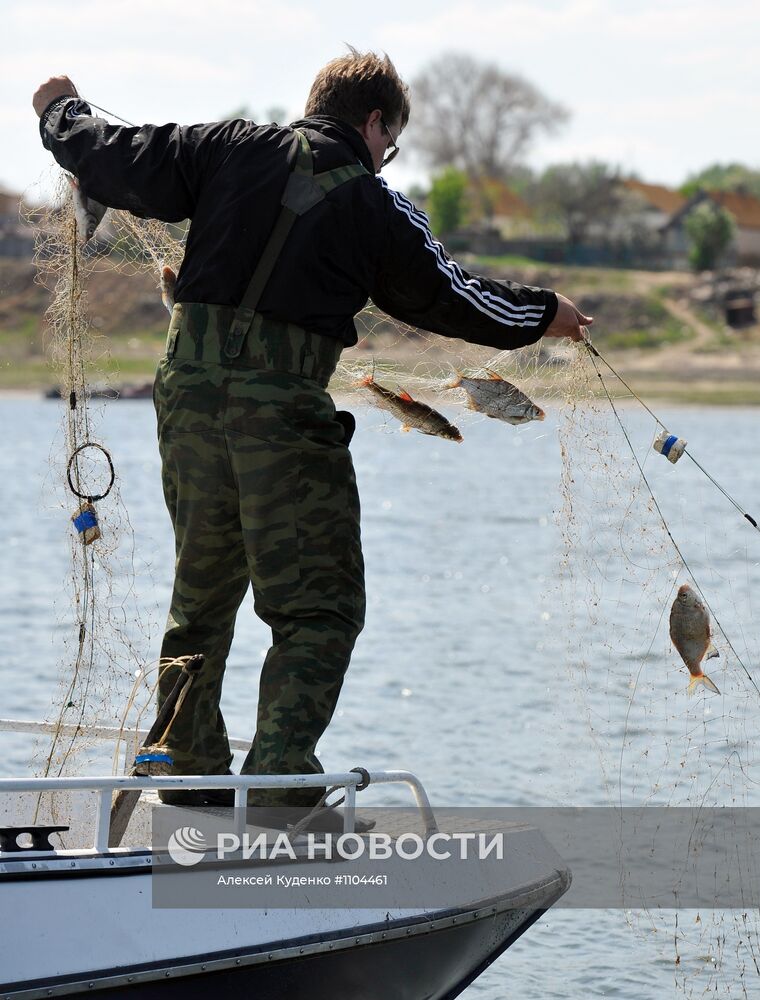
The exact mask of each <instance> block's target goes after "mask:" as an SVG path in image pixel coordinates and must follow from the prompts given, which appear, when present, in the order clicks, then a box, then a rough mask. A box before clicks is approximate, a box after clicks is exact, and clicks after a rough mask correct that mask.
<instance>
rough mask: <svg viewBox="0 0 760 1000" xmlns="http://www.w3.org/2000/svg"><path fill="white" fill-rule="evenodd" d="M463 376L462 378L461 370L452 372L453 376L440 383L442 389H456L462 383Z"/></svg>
mask: <svg viewBox="0 0 760 1000" xmlns="http://www.w3.org/2000/svg"><path fill="white" fill-rule="evenodd" d="M463 378H464V376H463V375H462V373H461V372H454V376H453V378H450V379H449V380H448V381H446V382H444V383H443V384H442V385H441V388H442V389H456V388H457V387H458V386H460V385H461V384H462V379H463Z"/></svg>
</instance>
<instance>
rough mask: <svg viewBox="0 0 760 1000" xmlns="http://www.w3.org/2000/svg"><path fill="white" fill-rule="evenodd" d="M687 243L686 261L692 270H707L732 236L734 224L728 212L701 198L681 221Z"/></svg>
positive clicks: (717, 258)
mask: <svg viewBox="0 0 760 1000" xmlns="http://www.w3.org/2000/svg"><path fill="white" fill-rule="evenodd" d="M684 226H685V228H686V235H687V236H688V237H689V242H690V243H691V250H690V251H689V263H690V264H691V266H692V267H693V268H694V270H695V271H708V270H711V269H712V268H714V267H715V266H716V265H717V264H718V263H719V261H720V258H721V257H722V256H723V254H724V252H725V251H726V250H727V249H728V246H729V244H730V243H731V240H732V239H733V238H734V232H735V231H736V223H735V222H734V217H733V215H731V213H730V212H728V211H726V209H725V208H722V207H721V206H720V205H716V204H715V202H713V201H709V200H706V201H702V202H700V203H699V204H698V205H695V207H694V208H692V210H691V211H690V212H689V214H688V215H687V216H686V219H685V220H684Z"/></svg>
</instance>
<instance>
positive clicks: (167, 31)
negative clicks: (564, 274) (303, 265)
mask: <svg viewBox="0 0 760 1000" xmlns="http://www.w3.org/2000/svg"><path fill="white" fill-rule="evenodd" d="M758 10H759V9H758V6H757V0H723V2H722V3H717V4H716V3H715V2H714V0H710V2H709V3H708V2H706V0H636V2H628V0H515V2H505V0H472V2H454V0H415V2H414V3H409V2H404V3H402V2H399V0H386V2H378V3H373V4H361V3H358V2H356V0H353V2H351V3H345V2H342V0H334V2H331V3H329V4H328V3H324V2H317V3H307V2H302V0H276V2H275V0H212V2H210V3H209V2H208V0H204V2H202V3H201V2H198V0H160V2H156V0H129V2H124V0H109V2H108V3H104V2H103V0H98V2H95V0H66V2H61V0H58V2H56V3H43V2H37V0H23V2H20V0H0V13H1V14H2V28H3V30H2V32H1V33H0V124H1V127H2V134H3V142H2V147H1V148H2V153H1V154H0V186H2V187H5V188H6V189H10V190H14V191H20V192H26V193H27V195H28V196H30V197H32V198H33V197H34V196H35V193H39V191H44V190H45V187H46V185H49V184H50V177H51V169H50V168H51V164H52V158H51V156H50V154H49V153H47V152H46V151H45V150H44V149H43V148H42V145H41V143H40V140H39V133H38V131H37V126H36V116H35V115H34V112H33V110H32V107H31V97H32V94H33V92H34V90H35V89H36V88H37V86H38V85H39V84H40V83H42V82H43V81H44V80H46V79H47V78H48V77H50V76H53V75H58V74H60V73H66V74H67V75H68V76H70V77H71V79H72V80H73V81H74V83H75V84H76V85H77V87H78V89H79V91H80V93H81V94H83V95H84V96H85V97H87V98H89V99H90V100H92V101H94V102H96V103H97V104H99V105H101V106H102V107H104V108H107V109H109V110H110V111H113V112H115V113H116V114H118V115H120V116H122V117H124V118H126V119H128V120H129V121H131V122H135V123H143V122H152V123H163V122H167V121H172V122H180V123H183V124H189V123H193V122H201V121H213V120H216V119H218V118H220V117H224V116H225V115H227V114H228V113H230V112H231V111H233V109H236V108H239V107H240V106H241V105H247V106H249V107H250V108H251V109H252V110H253V111H254V112H255V113H256V117H257V119H260V120H263V121H268V120H269V118H268V117H267V116H266V111H267V110H268V109H271V108H273V107H281V108H284V109H286V110H287V112H288V117H289V118H291V119H294V118H297V117H299V116H300V114H301V112H302V110H303V105H304V101H305V97H306V95H307V93H308V91H309V87H310V85H311V81H312V79H313V77H314V75H315V73H316V72H317V70H318V69H319V68H320V67H321V66H322V65H323V64H324V63H326V62H327V61H328V60H329V59H331V58H333V57H334V56H336V55H340V54H341V53H342V52H344V51H345V43H350V44H352V45H354V46H355V47H356V48H358V49H360V50H368V49H371V50H374V51H387V52H388V54H389V55H390V56H391V58H392V59H393V61H394V63H395V64H396V67H397V69H398V70H399V72H400V74H401V75H402V77H403V78H404V79H405V80H407V81H409V82H411V81H413V80H414V77H415V76H416V75H417V74H418V73H419V72H420V71H421V70H423V69H424V67H425V65H426V64H428V63H429V62H430V61H431V60H433V59H435V58H436V57H438V56H440V55H441V54H443V53H444V52H447V51H457V52H464V53H468V54H470V55H472V56H475V57H476V58H478V59H482V60H484V61H491V62H495V63H497V64H498V65H499V66H500V67H501V68H502V69H503V70H505V71H506V72H509V73H513V74H517V75H520V76H523V77H524V78H526V79H527V80H529V81H530V82H531V83H532V84H533V85H534V86H536V87H538V88H539V90H540V91H541V92H542V93H543V94H544V95H545V96H546V97H548V98H550V99H551V100H554V101H559V102H560V103H561V104H563V105H564V106H565V107H566V108H567V109H568V110H569V111H570V114H571V117H570V120H569V121H568V122H567V123H566V124H565V125H563V126H562V127H561V128H560V129H559V130H558V131H557V132H556V133H555V134H554V135H551V136H546V137H541V138H540V139H538V140H537V141H535V142H534V143H533V145H532V146H531V147H530V149H529V150H528V152H527V155H526V158H525V159H526V161H527V163H528V164H529V165H530V166H532V167H533V168H536V169H540V168H541V167H544V166H547V165H548V164H550V163H559V162H570V161H581V162H582V161H587V160H591V159H597V160H603V161H605V162H607V163H610V164H613V165H615V166H619V167H621V168H622V169H624V170H625V171H632V172H635V173H637V174H638V175H639V176H640V177H641V179H643V180H645V181H649V182H651V183H662V184H667V185H671V186H675V185H678V184H680V183H681V182H683V180H685V178H686V176H687V175H689V174H690V173H694V172H696V171H698V170H700V169H701V168H703V167H705V166H707V165H709V164H711V163H715V162H723V163H725V162H730V161H739V162H742V163H745V164H747V165H749V166H751V167H754V168H760V147H759V146H758V122H760V58H758V53H759V52H760V13H759V12H758ZM413 116H414V104H412V121H413ZM400 145H401V149H402V154H401V155H399V157H398V158H397V159H396V161H394V163H393V164H392V165H391V166H390V167H388V168H387V170H386V172H385V173H386V176H387V179H388V182H389V183H390V184H391V185H392V186H395V187H398V188H401V189H404V188H408V187H409V186H410V185H411V184H413V183H424V182H425V180H426V178H427V172H426V170H425V169H424V167H423V166H422V164H420V163H419V162H418V161H416V160H415V159H414V157H413V156H412V154H411V152H410V151H409V150H408V149H407V150H405V149H404V143H403V137H402V140H401V143H400Z"/></svg>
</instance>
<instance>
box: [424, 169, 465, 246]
mask: <svg viewBox="0 0 760 1000" xmlns="http://www.w3.org/2000/svg"><path fill="white" fill-rule="evenodd" d="M466 190H467V176H466V175H465V174H463V173H462V171H461V170H457V169H456V167H447V168H446V169H445V170H444V171H443V172H442V173H440V174H438V176H437V177H434V178H433V183H432V186H431V188H430V194H429V195H428V214H429V215H430V225H431V227H432V229H433V232H434V233H436V234H437V235H439V236H443V235H445V234H446V233H451V232H453V231H454V230H455V229H456V228H457V226H459V225H461V223H462V218H463V215H464V197H465V192H466Z"/></svg>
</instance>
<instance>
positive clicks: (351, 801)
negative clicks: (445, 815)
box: [0, 771, 438, 854]
mask: <svg viewBox="0 0 760 1000" xmlns="http://www.w3.org/2000/svg"><path fill="white" fill-rule="evenodd" d="M368 773H369V779H370V784H378V785H386V784H404V785H407V786H408V787H409V788H410V790H411V792H412V794H413V796H414V799H415V802H416V804H417V808H418V809H419V810H420V813H421V814H422V817H423V819H424V822H425V834H426V836H432V834H434V833H437V831H438V827H437V824H436V821H435V816H434V814H433V810H432V808H431V806H430V801H429V799H428V797H427V793H426V792H425V789H424V788H423V786H422V783H421V782H420V780H419V779H418V778H417V777H416V776H415V775H414V774H412V773H411V772H410V771H374V772H368ZM363 782H364V775H363V774H359V773H357V772H356V771H346V772H338V773H335V774H266V775H263V774H211V775H208V774H204V775H200V774H199V775H177V776H175V775H160V776H158V775H157V776H149V777H143V776H135V777H130V776H127V775H108V776H104V777H87V776H79V775H75V776H66V777H60V778H0V795H2V794H3V792H5V793H9V792H13V793H19V792H33V793H38V792H55V791H58V792H63V791H79V792H96V793H97V796H98V804H97V820H96V824H95V837H94V843H93V849H94V850H95V851H96V852H97V853H98V854H107V853H109V847H108V834H109V830H110V823H111V796H112V793H113V792H115V791H122V790H124V791H158V790H159V789H171V788H185V789H198V788H209V789H211V788H233V789H234V790H235V817H236V819H235V825H236V832H239V833H240V834H241V835H242V833H243V831H244V828H245V825H246V811H245V805H246V802H247V793H248V791H249V789H252V788H323V787H324V786H325V785H330V786H332V785H335V786H338V787H339V788H344V789H345V792H346V802H345V810H344V812H345V816H344V823H345V826H344V830H345V832H349V831H350V830H352V829H353V822H354V810H355V807H356V786H357V785H359V784H362V783H363ZM238 827H239V830H238V829H237V828H238ZM115 853H118V851H116V852H115Z"/></svg>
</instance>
